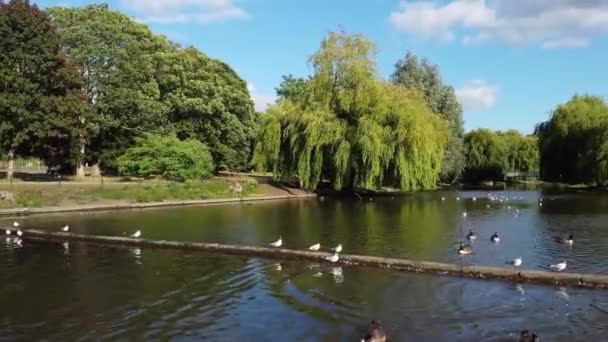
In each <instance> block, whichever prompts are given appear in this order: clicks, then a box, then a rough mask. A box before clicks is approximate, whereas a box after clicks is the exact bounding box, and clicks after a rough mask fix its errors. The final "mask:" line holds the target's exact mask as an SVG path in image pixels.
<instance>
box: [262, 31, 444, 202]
mask: <svg viewBox="0 0 608 342" xmlns="http://www.w3.org/2000/svg"><path fill="white" fill-rule="evenodd" d="M374 54H375V49H374V46H373V45H372V44H371V43H370V42H369V41H367V40H365V39H364V38H363V37H361V36H358V35H354V36H349V35H346V34H343V33H330V34H329V36H328V37H327V38H326V39H324V40H323V42H322V43H321V48H320V50H319V51H318V52H317V53H316V54H314V55H313V56H312V57H311V58H310V63H311V65H312V67H313V69H314V74H313V76H312V77H311V78H310V80H308V81H305V82H304V83H302V82H303V81H294V80H293V79H291V78H289V77H288V78H286V79H285V82H283V85H282V86H281V88H280V89H282V90H279V94H280V95H281V96H282V99H281V100H280V101H279V103H278V104H277V105H275V106H272V107H271V108H269V109H268V111H267V113H265V114H263V115H262V118H261V120H262V122H261V124H260V129H259V131H258V142H257V145H256V148H255V151H254V159H253V162H254V164H255V165H256V166H257V168H258V169H259V170H260V171H265V170H268V169H272V170H273V172H274V174H275V176H276V177H278V178H279V179H281V180H289V181H291V180H293V179H297V180H299V182H300V183H301V185H302V186H303V187H304V188H307V189H315V188H316V187H317V186H318V184H319V183H320V182H321V181H325V180H327V181H329V182H330V183H331V185H332V187H333V188H334V189H336V190H340V189H369V190H375V189H378V188H380V187H381V186H384V185H390V186H395V187H398V188H400V189H402V190H406V191H409V190H418V189H429V188H433V187H434V186H435V185H436V182H437V179H438V175H439V172H440V167H441V161H442V158H443V155H444V146H445V143H446V139H447V124H446V122H445V121H444V120H442V119H441V118H439V117H437V116H436V115H434V114H433V113H432V112H431V111H430V109H429V108H428V106H427V105H426V104H425V103H424V100H423V99H421V97H420V96H419V94H418V93H417V92H416V91H412V90H409V89H406V88H404V87H401V86H397V85H393V84H388V83H384V82H382V81H380V80H379V79H378V76H377V72H376V64H375V60H374ZM294 85H297V86H296V87H294ZM293 89H298V91H295V92H294V91H291V90H293ZM281 92H282V93H281ZM293 94H295V95H293Z"/></svg>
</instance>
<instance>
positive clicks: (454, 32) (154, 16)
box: [34, 0, 608, 133]
mask: <svg viewBox="0 0 608 342" xmlns="http://www.w3.org/2000/svg"><path fill="white" fill-rule="evenodd" d="M34 2H35V3H38V4H39V5H41V6H42V7H47V6H57V5H62V6H69V5H82V4H87V3H91V2H92V1H87V0H57V1H55V0H38V1H34ZM107 2H108V3H109V4H110V6H111V7H112V8H114V9H117V10H120V11H122V12H125V13H127V14H128V15H130V16H132V17H134V18H137V19H138V20H141V21H143V22H146V23H147V24H149V25H150V27H151V28H152V30H153V31H154V32H156V33H162V34H165V35H166V36H168V37H169V38H170V39H172V40H174V41H177V42H179V43H182V44H183V45H193V46H195V47H197V48H199V49H200V50H202V51H203V52H205V53H206V54H207V55H209V56H211V57H215V58H219V59H221V60H223V61H226V62H227V63H229V64H230V65H231V66H232V67H233V68H234V69H235V70H236V71H237V72H238V73H239V74H240V75H241V77H242V78H244V79H245V80H247V81H248V82H249V84H250V91H251V93H252V96H253V97H254V100H255V101H256V106H257V107H258V108H263V107H264V105H265V104H266V103H268V102H271V101H272V100H273V97H274V88H275V87H276V86H277V85H278V84H279V82H280V80H281V75H284V74H290V73H291V74H294V75H297V76H306V75H308V74H309V73H310V70H309V68H308V66H307V59H308V57H309V56H310V55H311V54H312V53H314V51H316V50H317V48H318V46H319V42H320V41H321V39H322V38H323V37H324V36H325V35H326V33H327V32H328V31H331V30H338V29H343V30H345V31H347V32H352V33H362V34H364V35H365V36H366V37H367V38H369V39H371V40H372V41H374V42H375V43H376V45H377V48H378V51H379V53H378V64H379V69H380V73H381V77H384V78H387V77H388V76H389V75H390V73H391V72H392V69H393V65H394V64H395V62H396V61H397V60H398V59H399V58H402V57H403V56H404V55H405V53H406V52H407V51H408V50H411V51H412V52H414V53H415V54H417V55H418V56H421V57H426V58H428V59H429V60H431V61H432V62H433V63H436V64H438V65H439V66H440V68H441V71H442V74H443V77H444V80H445V82H446V83H448V84H451V85H452V86H454V88H455V89H456V91H457V95H458V97H459V100H460V102H461V103H462V104H463V106H464V108H465V112H464V119H465V127H466V129H467V130H470V129H475V128H480V127H488V128H492V129H497V130H506V129H509V128H515V129H519V130H521V131H522V132H524V133H531V132H532V131H533V130H534V126H535V124H536V123H538V122H540V121H544V120H546V119H547V118H548V115H549V112H550V111H551V110H552V109H553V108H554V107H555V106H556V105H557V104H559V103H563V102H565V101H567V100H568V99H569V98H570V97H571V96H572V95H574V94H576V93H579V94H582V93H589V94H593V95H599V96H602V97H604V98H608V81H607V79H608V70H607V66H608V62H606V61H608V0H450V1H448V0H405V1H403V0H330V1H328V0H308V1H296V0H293V1H291V0H110V1H107Z"/></svg>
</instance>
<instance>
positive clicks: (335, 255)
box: [270, 236, 343, 263]
mask: <svg viewBox="0 0 608 342" xmlns="http://www.w3.org/2000/svg"><path fill="white" fill-rule="evenodd" d="M282 246H283V237H282V236H280V237H279V239H278V240H277V241H274V242H271V243H270V247H274V248H280V247H282ZM308 250H309V251H313V252H318V251H320V250H321V244H320V243H316V244H314V245H312V246H310V247H308ZM342 250H343V247H342V244H338V245H337V246H336V247H334V248H332V249H331V251H332V252H333V254H332V255H330V256H327V257H325V258H323V259H324V260H325V261H329V262H332V263H336V262H338V261H339V260H340V253H342Z"/></svg>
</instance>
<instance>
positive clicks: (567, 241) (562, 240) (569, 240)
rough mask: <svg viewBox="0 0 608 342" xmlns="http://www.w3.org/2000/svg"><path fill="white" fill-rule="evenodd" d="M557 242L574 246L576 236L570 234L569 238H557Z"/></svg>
mask: <svg viewBox="0 0 608 342" xmlns="http://www.w3.org/2000/svg"><path fill="white" fill-rule="evenodd" d="M555 241H557V242H559V243H561V244H564V245H573V244H574V235H572V234H570V235H569V236H568V238H563V237H561V236H556V237H555Z"/></svg>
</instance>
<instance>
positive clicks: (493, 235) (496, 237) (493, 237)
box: [490, 232, 500, 243]
mask: <svg viewBox="0 0 608 342" xmlns="http://www.w3.org/2000/svg"><path fill="white" fill-rule="evenodd" d="M490 241H492V242H494V243H498V242H500V237H499V236H498V233H497V232H494V234H492V236H491V237H490Z"/></svg>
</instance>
